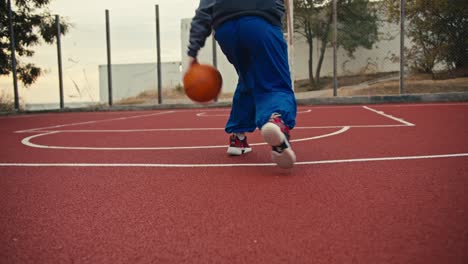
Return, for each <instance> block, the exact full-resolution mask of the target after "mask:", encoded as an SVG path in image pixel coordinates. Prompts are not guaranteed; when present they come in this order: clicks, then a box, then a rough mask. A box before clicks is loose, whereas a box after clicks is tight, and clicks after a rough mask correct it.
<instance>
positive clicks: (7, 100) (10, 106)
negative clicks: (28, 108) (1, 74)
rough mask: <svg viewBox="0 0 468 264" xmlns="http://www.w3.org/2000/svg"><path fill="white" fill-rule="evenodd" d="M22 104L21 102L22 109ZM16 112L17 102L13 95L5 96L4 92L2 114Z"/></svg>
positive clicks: (0, 99) (2, 94)
mask: <svg viewBox="0 0 468 264" xmlns="http://www.w3.org/2000/svg"><path fill="white" fill-rule="evenodd" d="M22 105H23V104H22V102H20V107H21V106H22ZM13 111H15V100H14V98H13V96H12V95H9V94H5V92H2V93H1V94H0V112H8V113H9V112H13Z"/></svg>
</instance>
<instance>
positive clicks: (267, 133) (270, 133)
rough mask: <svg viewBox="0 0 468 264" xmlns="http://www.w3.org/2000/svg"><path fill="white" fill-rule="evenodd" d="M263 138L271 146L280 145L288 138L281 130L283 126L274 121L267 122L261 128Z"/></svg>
mask: <svg viewBox="0 0 468 264" xmlns="http://www.w3.org/2000/svg"><path fill="white" fill-rule="evenodd" d="M261 132H262V136H263V139H264V140H265V142H266V143H268V145H270V146H279V145H281V144H282V143H283V141H284V140H285V139H286V136H285V135H284V134H283V132H281V128H279V126H277V125H275V124H273V123H270V122H268V123H266V124H265V125H263V126H262V129H261Z"/></svg>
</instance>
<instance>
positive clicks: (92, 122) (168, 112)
mask: <svg viewBox="0 0 468 264" xmlns="http://www.w3.org/2000/svg"><path fill="white" fill-rule="evenodd" d="M174 112H175V111H163V112H157V113H152V114H146V115H136V116H126V117H117V118H110V119H102V120H93V121H86V122H78V123H70V124H63V125H56V126H48V127H40V128H31V129H26V130H20V131H16V132H15V133H30V132H38V131H37V130H43V129H49V128H61V127H70V126H78V125H89V124H96V123H103V122H109V121H117V120H128V119H134V118H141V117H148V116H155V115H163V114H170V113H174Z"/></svg>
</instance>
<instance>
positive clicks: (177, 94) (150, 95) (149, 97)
mask: <svg viewBox="0 0 468 264" xmlns="http://www.w3.org/2000/svg"><path fill="white" fill-rule="evenodd" d="M162 98H163V99H187V100H189V99H188V98H187V96H186V95H185V93H184V90H183V89H182V88H176V89H166V90H163V93H162ZM218 98H219V99H227V98H232V93H222V94H220V96H219V97H218ZM157 99H158V92H157V91H144V92H142V93H140V94H139V95H137V96H134V97H129V98H125V99H122V100H119V101H117V102H116V103H115V104H116V105H135V104H145V103H151V102H154V100H157Z"/></svg>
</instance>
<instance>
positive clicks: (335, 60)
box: [333, 0, 338, 96]
mask: <svg viewBox="0 0 468 264" xmlns="http://www.w3.org/2000/svg"><path fill="white" fill-rule="evenodd" d="M336 1H337V0H333V96H337V95H338V76H337V75H338V74H337V67H338V58H337V54H336V53H337V52H338V14H337V2H336Z"/></svg>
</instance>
